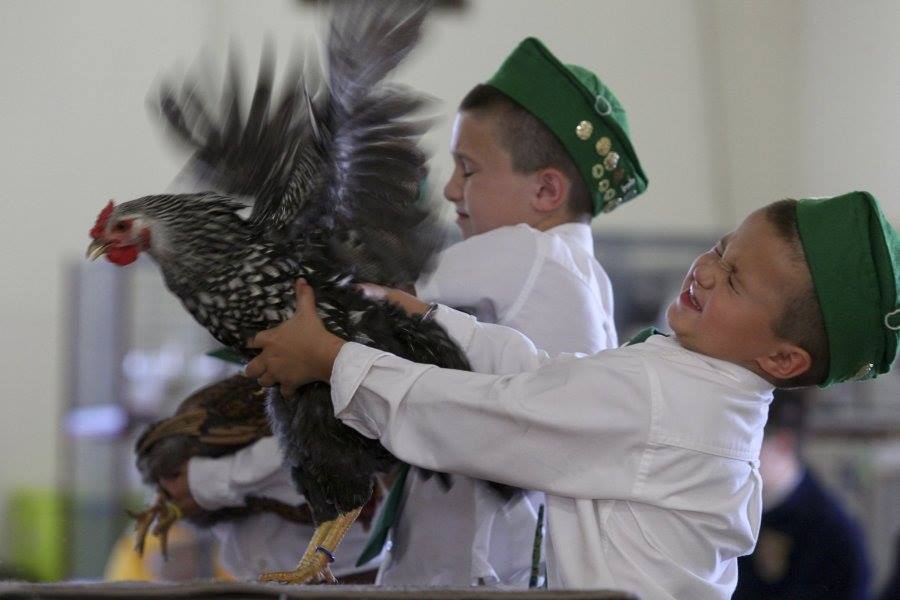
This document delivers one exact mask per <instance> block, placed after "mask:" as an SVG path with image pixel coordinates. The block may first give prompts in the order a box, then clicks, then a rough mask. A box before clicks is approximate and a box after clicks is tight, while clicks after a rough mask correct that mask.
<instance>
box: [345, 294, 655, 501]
mask: <svg viewBox="0 0 900 600" xmlns="http://www.w3.org/2000/svg"><path fill="white" fill-rule="evenodd" d="M442 310H443V307H442ZM480 327H481V328H482V330H481V331H473V332H472V333H473V335H472V336H471V339H470V340H468V341H469V345H470V347H471V348H473V349H475V352H476V353H478V352H480V350H479V348H483V347H484V346H485V345H487V344H490V343H491V341H490V340H488V339H487V338H496V339H499V340H504V339H505V340H507V341H510V340H512V336H510V335H508V332H512V333H515V334H516V335H518V334H517V333H516V332H514V331H512V330H509V329H507V328H503V327H498V326H493V327H489V326H484V325H480ZM495 334H496V335H495ZM520 337H521V336H520ZM526 341H527V340H526ZM500 343H501V344H503V342H502V341H501V342H500ZM528 346H530V348H529V347H528ZM501 355H505V356H502V357H501V358H500V359H499V362H498V363H495V365H494V366H496V365H497V364H500V365H506V366H509V365H512V364H514V363H516V362H518V364H522V365H531V366H532V367H536V366H540V368H538V369H537V370H534V371H531V372H527V373H521V374H518V375H488V374H480V373H470V372H464V371H454V370H450V369H440V368H438V367H435V366H433V365H420V364H416V363H412V362H410V361H407V360H404V359H401V358H398V357H396V356H393V355H391V354H388V353H385V352H383V351H380V350H375V349H372V348H367V347H365V346H362V345H359V344H353V343H348V344H345V345H344V347H343V348H342V349H341V352H340V353H339V355H338V358H337V360H336V362H335V366H334V371H333V373H332V378H331V385H332V398H333V402H334V406H335V414H336V415H337V417H338V418H339V419H341V420H342V421H343V422H344V423H346V424H347V425H349V426H351V427H353V428H354V429H356V430H357V431H359V432H360V433H362V434H363V435H366V436H368V437H372V438H378V439H380V440H381V443H382V444H383V445H384V446H385V448H387V449H388V450H389V451H391V452H392V453H393V454H394V455H395V456H397V457H398V458H400V459H401V460H404V461H406V462H409V463H411V464H414V465H418V466H421V467H424V468H427V469H433V470H437V471H444V472H450V473H458V474H461V475H467V476H470V477H476V478H479V479H488V480H492V481H498V482H501V483H506V484H510V485H515V486H518V487H522V488H526V489H533V490H540V491H545V492H548V493H550V494H554V495H559V496H566V497H570V498H609V499H615V498H628V497H630V494H631V493H632V490H633V489H634V485H635V482H636V478H637V475H638V473H639V468H640V461H641V456H642V452H643V450H644V449H645V447H646V440H647V437H648V434H649V426H650V408H649V407H650V402H649V384H648V380H647V376H646V371H645V367H644V365H643V361H641V360H640V359H639V358H638V357H636V356H635V353H634V352H616V351H607V352H601V353H599V354H597V355H595V356H592V357H583V358H576V357H574V356H572V355H569V356H566V357H563V358H561V359H550V358H549V357H547V356H546V354H544V353H541V352H540V351H536V350H534V347H533V346H531V345H530V344H521V345H520V344H519V342H512V343H511V344H507V345H505V346H504V348H503V350H502V351H501ZM513 355H515V356H517V357H518V358H513ZM472 358H475V359H476V360H477V357H472Z"/></svg>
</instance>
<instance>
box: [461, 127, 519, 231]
mask: <svg viewBox="0 0 900 600" xmlns="http://www.w3.org/2000/svg"><path fill="white" fill-rule="evenodd" d="M495 126H496V125H495V121H494V120H493V117H492V116H491V114H490V113H489V112H482V111H476V112H472V111H462V112H460V113H458V114H457V116H456V121H455V122H454V123H453V135H452V137H451V140H450V153H451V154H452V155H453V162H454V169H453V175H452V176H451V177H450V180H449V181H448V182H447V185H446V186H444V196H445V197H446V198H447V200H449V201H450V202H452V203H453V204H454V205H455V207H456V215H457V219H456V224H457V225H459V228H460V229H461V230H462V234H463V237H464V238H469V237H471V236H473V235H477V234H479V233H485V232H486V231H491V230H493V229H496V228H498V227H503V226H505V225H516V224H518V223H529V222H530V221H529V220H530V219H533V218H534V216H533V213H532V212H531V210H530V206H531V205H530V198H531V196H533V195H534V193H535V191H536V183H535V180H534V177H532V176H529V175H527V174H523V173H516V172H515V171H514V170H513V166H512V157H511V156H510V154H509V152H508V151H506V150H505V149H504V148H503V146H502V144H501V143H500V141H499V140H498V139H497V136H496V135H495V132H494V127H495Z"/></svg>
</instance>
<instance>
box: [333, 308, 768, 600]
mask: <svg viewBox="0 0 900 600" xmlns="http://www.w3.org/2000/svg"><path fill="white" fill-rule="evenodd" d="M437 314H438V317H437V318H438V320H439V322H440V323H441V324H442V325H443V326H444V327H445V328H446V329H447V330H448V332H449V333H450V334H451V336H452V337H453V338H454V339H455V340H457V342H458V343H460V345H461V346H462V347H463V348H464V349H465V350H466V353H467V355H468V357H469V360H470V361H471V363H472V366H473V368H474V369H475V370H476V371H479V373H468V372H461V371H453V370H449V369H439V368H437V367H434V366H430V365H419V364H415V363H412V362H409V361H406V360H403V359H400V358H398V357H395V356H393V355H390V354H387V353H385V352H382V351H379V350H375V349H372V348H367V347H365V346H361V345H359V344H353V343H348V344H346V345H345V346H344V347H343V348H342V350H341V352H340V354H339V355H338V358H337V361H336V362H335V366H334V371H333V373H332V377H331V385H332V399H333V402H334V407H335V414H336V415H337V416H338V418H340V419H341V420H342V421H343V422H344V423H346V424H347V425H349V426H351V427H353V428H355V429H357V430H358V431H359V432H360V433H362V434H363V435H366V436H370V437H373V438H379V439H380V440H381V443H382V444H383V445H384V446H385V447H386V448H387V449H388V450H390V451H391V452H393V453H394V454H395V455H396V456H397V457H398V458H400V459H402V460H404V461H407V462H410V463H412V464H415V465H418V466H421V467H424V468H426V469H433V470H438V471H445V472H449V473H462V474H466V475H468V476H471V477H477V478H480V479H490V480H495V481H499V482H502V483H507V484H510V485H515V486H519V487H523V488H528V489H538V490H543V491H545V492H546V493H547V502H548V513H549V517H548V558H547V560H548V575H549V580H550V585H551V586H554V587H565V588H614V589H623V590H628V591H633V592H636V593H638V594H639V595H640V596H641V597H642V598H644V599H648V600H653V599H686V598H690V599H692V600H704V599H723V598H729V597H730V595H731V593H732V591H733V590H734V587H735V584H736V582H737V557H738V556H741V555H744V554H748V553H750V552H751V551H752V550H753V546H754V544H755V542H756V537H757V534H758V532H759V520H760V512H761V489H762V482H761V479H760V476H759V471H758V457H759V449H760V445H761V442H762V434H763V426H764V425H765V421H766V416H767V412H768V404H769V402H770V401H771V398H772V386H771V385H770V384H769V383H768V382H766V381H765V380H764V379H762V378H761V377H759V376H758V375H756V374H754V373H752V372H751V371H749V370H747V369H745V368H743V367H740V366H737V365H735V364H732V363H729V362H725V361H722V360H718V359H714V358H710V357H708V356H704V355H701V354H697V353H695V352H691V351H689V350H686V349H684V348H682V347H681V346H680V345H679V344H678V342H677V341H676V340H674V339H670V338H666V337H663V336H653V337H651V338H649V339H648V340H647V341H646V342H644V343H642V344H636V345H634V346H628V347H624V348H618V349H613V350H607V351H603V352H599V353H597V354H595V355H593V356H588V357H584V356H582V357H578V356H572V355H567V356H566V355H563V356H559V357H555V358H551V357H550V356H548V355H547V354H546V353H544V352H541V351H539V350H536V349H535V348H534V346H533V344H531V342H530V341H529V340H528V339H527V338H525V337H524V336H522V335H521V334H519V333H517V332H515V331H513V330H511V329H508V328H505V327H499V326H496V325H485V324H479V323H476V322H475V321H474V319H473V318H472V317H470V316H468V315H465V314H463V313H459V312H457V311H453V310H451V309H448V308H446V307H441V308H440V309H439V310H438V313H437ZM517 370H518V371H525V372H523V373H520V374H518V375H491V374H487V373H492V372H506V373H509V372H513V371H517Z"/></svg>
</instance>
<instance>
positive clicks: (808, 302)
mask: <svg viewBox="0 0 900 600" xmlns="http://www.w3.org/2000/svg"><path fill="white" fill-rule="evenodd" d="M765 212H766V217H767V218H768V219H769V222H770V223H772V225H774V226H775V229H776V230H777V231H778V233H779V235H780V236H781V238H782V240H783V241H784V242H785V243H786V244H787V246H788V248H789V249H790V252H791V257H790V258H791V259H792V260H793V261H794V262H796V263H797V264H798V265H802V267H803V270H804V271H805V272H806V273H807V274H808V273H809V265H808V264H807V262H806V254H805V253H804V252H803V244H802V243H801V241H800V233H799V230H798V229H797V201H796V200H793V199H786V200H779V201H778V202H773V203H772V204H770V205H769V206H767V207H766V209H765ZM807 276H808V275H807ZM808 277H809V276H808ZM774 331H775V335H777V336H778V337H780V338H782V339H784V340H787V341H789V342H791V343H794V344H797V345H798V346H800V347H801V348H803V349H804V350H806V351H807V352H809V356H810V367H809V369H808V370H807V371H806V372H805V373H803V374H801V375H798V376H797V377H794V378H792V379H788V380H780V381H775V384H776V385H777V386H778V387H780V388H796V387H807V386H812V385H819V384H820V383H822V382H823V381H825V378H826V377H827V376H828V362H829V356H828V335H827V334H826V332H825V320H824V317H823V316H822V307H821V306H820V305H819V299H818V297H817V296H816V290H815V288H814V287H813V285H812V279H810V280H809V285H808V286H806V287H804V289H802V290H800V291H798V292H795V293H794V294H793V295H792V296H791V297H788V298H785V307H784V311H783V312H782V313H781V315H780V316H779V317H778V318H777V319H776V320H775V324H774Z"/></svg>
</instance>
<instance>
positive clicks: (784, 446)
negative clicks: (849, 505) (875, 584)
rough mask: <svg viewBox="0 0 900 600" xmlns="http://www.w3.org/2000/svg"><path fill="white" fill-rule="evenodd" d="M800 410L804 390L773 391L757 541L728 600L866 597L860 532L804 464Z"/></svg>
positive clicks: (762, 467)
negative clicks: (760, 520) (760, 521)
mask: <svg viewBox="0 0 900 600" xmlns="http://www.w3.org/2000/svg"><path fill="white" fill-rule="evenodd" d="M806 413H807V407H806V393H805V392H804V391H801V390H776V392H775V399H774V400H773V402H772V404H771V406H770V408H769V420H768V422H767V424H766V429H765V437H764V438H763V444H762V450H761V452H760V469H759V470H760V474H761V475H762V479H763V515H762V524H761V526H760V533H759V540H758V541H757V544H756V550H755V551H754V552H753V554H751V555H750V556H744V557H742V558H741V559H740V560H739V562H738V567H739V573H740V575H739V577H738V585H737V589H736V590H735V593H734V596H733V598H734V600H754V599H760V600H762V599H765V600H778V599H781V598H783V599H785V600H787V599H790V600H803V599H806V598H810V599H812V598H829V599H833V600H844V599H845V600H863V599H866V598H869V597H870V596H869V588H870V586H871V568H870V564H869V558H868V555H867V553H866V545H865V539H864V536H863V532H862V529H861V528H860V527H859V525H858V524H857V522H856V521H855V520H854V519H853V518H852V517H851V516H850V515H849V514H847V512H846V510H845V509H844V508H843V506H842V505H841V503H840V501H839V500H838V498H837V496H835V495H834V494H833V493H832V492H830V491H829V490H828V489H827V488H826V487H825V486H824V485H823V483H822V482H821V481H820V480H819V478H818V477H817V476H816V475H815V473H813V472H812V471H811V470H810V468H809V467H808V466H807V465H806V464H805V463H804V461H803V457H802V445H803V432H804V424H805V420H806Z"/></svg>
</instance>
